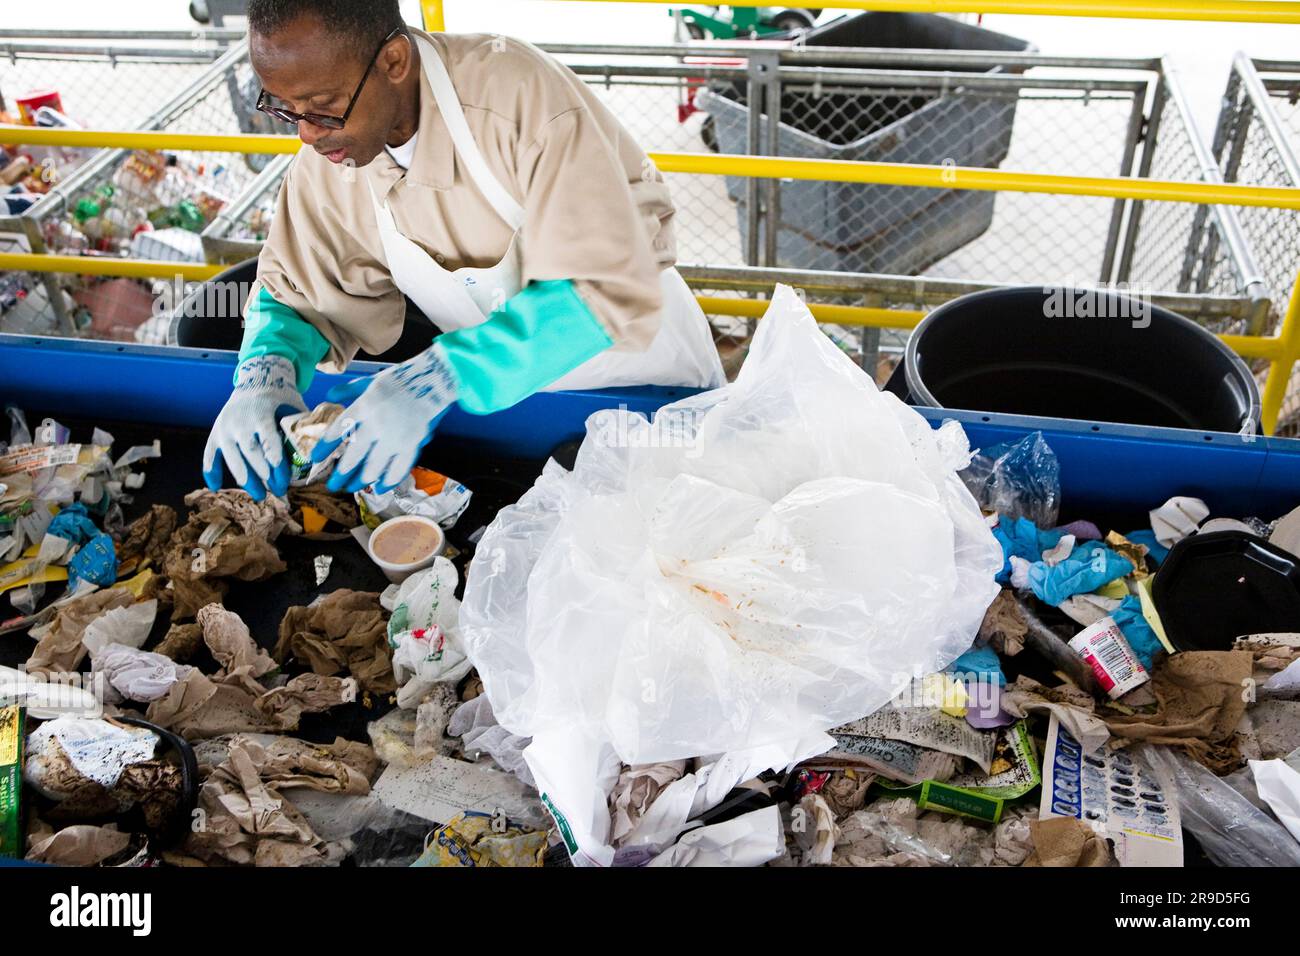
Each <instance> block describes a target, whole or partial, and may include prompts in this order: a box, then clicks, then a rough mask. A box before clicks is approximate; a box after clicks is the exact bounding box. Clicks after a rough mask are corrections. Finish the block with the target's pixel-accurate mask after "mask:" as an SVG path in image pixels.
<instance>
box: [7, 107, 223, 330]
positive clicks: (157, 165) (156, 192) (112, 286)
mask: <svg viewBox="0 0 1300 956" xmlns="http://www.w3.org/2000/svg"><path fill="white" fill-rule="evenodd" d="M16 102H17V104H18V107H19V112H18V113H17V114H8V113H0V123H3V124H11V125H27V126H37V127H45V128H68V129H80V128H83V127H82V124H81V123H79V122H78V121H77V120H76V119H74V118H72V117H71V116H69V115H68V114H67V113H65V112H64V111H63V110H64V105H63V101H62V98H61V97H60V96H59V94H58V93H57V92H56V91H42V92H39V93H36V94H30V95H27V96H25V97H21V98H18V99H17V100H16ZM69 108H72V109H75V104H69ZM94 155H95V151H94V150H88V149H75V148H68V147H47V146H4V147H0V191H2V192H3V194H4V201H5V204H6V205H7V207H8V214H9V215H13V216H17V215H20V214H23V213H25V212H27V211H28V210H29V209H31V207H32V206H34V205H35V204H36V203H38V202H39V201H40V200H41V199H42V198H43V197H44V196H45V195H46V194H48V193H49V192H50V191H51V190H53V189H55V188H57V187H59V186H60V184H62V183H64V182H66V181H67V180H68V179H69V178H70V177H71V176H72V174H73V173H74V172H76V171H77V170H78V169H79V168H80V167H82V166H83V165H84V164H85V163H86V162H87V161H89V160H90V159H91V158H92V157H93V156H94ZM239 185H240V184H239V183H238V182H235V181H234V178H233V176H232V175H231V174H230V170H228V169H227V167H225V166H224V165H221V164H219V163H218V164H210V163H205V162H200V161H195V160H194V159H192V158H191V157H190V156H188V155H186V154H170V153H162V152H157V151H144V150H140V151H136V152H134V153H131V154H130V155H128V156H127V158H126V159H125V160H124V161H122V162H120V163H119V164H118V165H117V167H116V168H115V169H114V170H113V172H112V174H111V175H108V176H101V177H98V178H96V179H93V180H92V181H91V182H90V183H89V184H88V185H84V186H81V187H78V188H77V189H76V190H74V191H73V192H72V193H71V194H70V195H69V196H68V199H67V202H66V203H65V206H66V209H65V210H63V211H62V212H60V213H57V214H54V215H49V216H45V217H44V218H43V219H42V220H41V224H42V230H43V234H42V237H41V238H42V241H43V242H44V244H45V248H46V250H48V251H49V252H52V253H58V254H60V255H78V256H91V257H95V256H103V257H109V258H119V259H137V260H148V261H159V260H161V261H169V262H203V261H204V252H203V243H202V240H201V238H200V234H201V233H202V232H203V230H204V229H205V228H207V227H208V226H209V225H210V224H211V223H212V222H213V220H214V219H215V218H216V217H217V215H218V214H219V213H220V212H221V210H222V209H223V208H225V207H226V206H227V205H229V203H230V202H231V200H232V199H233V198H234V196H235V194H236V192H237V190H238V188H239ZM32 281H33V280H32V279H31V278H30V277H27V276H24V275H23V274H19V273H13V274H8V275H7V276H6V277H5V283H3V284H0V319H2V318H3V316H4V314H5V313H6V312H8V311H10V310H11V309H12V308H13V307H14V306H15V305H17V304H18V303H20V302H22V301H23V300H24V299H26V298H28V297H29V296H30V295H31V294H32V293H33V291H34V289H33V288H32ZM58 282H59V289H60V294H62V295H63V296H64V297H65V300H64V304H65V305H66V307H67V310H68V312H69V314H70V315H72V316H73V319H74V322H75V324H76V326H77V329H78V333H79V334H80V335H81V336H83V337H86V338H96V339H109V340H116V341H153V342H156V341H159V340H160V338H159V330H158V329H157V328H152V327H146V323H147V322H148V321H149V320H150V319H155V320H157V319H158V315H157V312H158V310H157V309H156V308H155V301H156V299H157V296H156V294H155V289H154V285H153V283H152V282H145V281H142V280H137V279H122V278H111V277H109V278H102V279H93V278H91V277H75V276H60V277H59V278H58ZM6 284H7V285H8V286H9V287H10V288H9V290H8V292H6V291H5V285H6ZM160 291H162V292H163V293H164V294H167V295H170V297H171V299H170V300H167V301H170V302H171V304H172V305H175V304H178V303H177V301H171V300H176V299H177V297H176V295H175V292H174V290H165V289H160ZM164 311H166V310H164ZM156 324H157V321H155V325H156ZM4 330H5V331H27V329H26V328H5V329H4ZM163 331H164V332H165V329H164V330H163Z"/></svg>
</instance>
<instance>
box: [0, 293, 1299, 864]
mask: <svg viewBox="0 0 1300 956" xmlns="http://www.w3.org/2000/svg"><path fill="white" fill-rule="evenodd" d="M340 411H341V409H339V408H338V407H337V406H321V407H319V408H317V409H314V410H312V411H311V412H308V413H305V414H302V415H296V416H293V417H292V418H290V419H286V420H285V421H284V422H283V423H282V425H283V428H284V430H285V433H286V436H287V443H288V449H289V451H290V453H291V456H292V459H293V463H294V469H295V470H294V480H293V483H292V486H291V488H290V491H289V493H288V495H287V496H286V497H285V498H274V497H271V498H268V499H266V500H265V501H263V502H254V501H253V500H252V499H250V498H249V497H248V495H247V494H245V493H244V492H242V491H221V492H211V491H207V490H202V491H196V492H192V493H191V494H189V495H187V496H186V497H185V499H184V504H185V508H186V513H185V514H177V513H176V512H175V511H173V510H172V509H171V508H169V507H167V506H165V505H160V504H153V505H152V506H150V507H148V508H147V509H146V507H145V506H146V505H147V504H148V502H147V501H146V499H145V496H144V492H145V487H144V476H143V473H142V472H141V471H140V470H137V467H136V466H139V465H141V464H142V463H146V462H147V460H148V459H152V458H156V457H158V456H159V455H160V454H161V450H160V448H159V447H158V446H157V445H154V446H141V447H138V448H133V449H130V450H128V451H126V452H125V453H123V454H122V455H120V456H119V457H117V458H114V457H113V454H112V446H113V438H112V436H111V435H108V434H106V433H104V432H102V431H96V432H95V433H94V435H93V436H92V440H91V443H90V444H86V445H75V444H71V443H70V442H71V438H72V437H73V436H70V435H69V434H68V433H67V430H66V429H64V428H62V427H61V426H60V425H59V424H58V423H57V422H53V421H49V420H46V421H44V422H42V423H41V424H40V426H38V427H37V429H36V430H35V432H29V431H28V429H27V425H26V422H25V421H24V420H23V418H22V416H21V415H20V414H18V413H17V412H13V411H11V412H10V417H11V420H12V438H11V441H10V443H9V445H8V446H6V447H0V557H3V558H4V560H5V561H8V562H9V563H8V564H6V565H5V566H3V567H0V589H2V590H3V591H4V592H5V596H6V598H7V600H8V601H9V602H10V603H11V604H12V605H13V607H14V613H15V614H17V615H18V617H17V618H16V619H14V620H11V621H7V622H0V640H4V641H28V640H30V641H31V642H32V643H31V647H30V654H29V656H28V659H27V663H26V667H25V668H23V669H22V670H8V671H0V705H3V704H4V700H5V698H8V699H9V701H10V703H8V705H4V706H0V754H5V755H11V757H12V759H10V761H9V763H8V764H7V765H4V766H0V853H3V854H6V855H12V856H20V857H26V858H27V859H29V860H32V861H39V862H47V863H64V864H74V865H105V866H122V865H134V866H139V865H176V866H181V865H189V866H192V865H221V866H226V865H234V866H251V865H258V866H270V865H295V866H296V865H334V864H339V863H342V862H343V861H345V860H346V861H349V862H350V863H353V864H356V865H414V866H542V865H560V864H562V863H566V862H572V863H574V864H576V865H603V866H706V865H764V864H766V865H774V866H814V865H837V866H954V865H957V866H1022V865H1023V866H1116V865H1118V866H1144V865H1153V866H1180V865H1183V862H1184V859H1185V858H1186V859H1187V860H1188V861H1189V862H1199V861H1201V860H1202V859H1208V860H1209V861H1210V862H1213V863H1216V864H1219V865H1265V864H1278V865H1284V864H1289V865H1297V864H1300V663H1297V659H1300V556H1297V553H1298V552H1300V509H1297V510H1296V511H1293V512H1292V513H1290V514H1288V515H1285V516H1280V517H1279V516H1277V515H1268V516H1225V515H1219V514H1215V513H1214V511H1213V509H1212V507H1211V505H1210V503H1208V502H1206V501H1202V500H1200V499H1198V498H1193V497H1190V496H1184V497H1176V498H1173V499H1171V500H1169V501H1167V502H1164V503H1158V502H1153V503H1152V504H1153V505H1154V506H1155V507H1153V508H1152V509H1151V511H1150V514H1149V515H1147V516H1145V518H1144V520H1141V521H1137V522H1135V523H1134V524H1125V525H1124V526H1122V527H1120V528H1112V527H1102V526H1098V525H1095V524H1092V523H1090V522H1088V521H1087V520H1081V519H1080V518H1079V516H1078V515H1074V514H1069V513H1068V512H1067V514H1068V515H1069V517H1073V518H1075V519H1076V520H1072V521H1069V522H1068V523H1062V520H1061V514H1062V510H1061V509H1062V507H1063V506H1065V507H1068V506H1069V502H1063V501H1062V500H1061V492H1060V474H1059V471H1060V466H1059V463H1058V462H1057V459H1056V456H1055V455H1054V453H1053V452H1052V449H1051V448H1050V447H1049V446H1048V445H1047V443H1046V442H1045V441H1044V439H1043V437H1042V435H1041V434H1032V435H1029V436H1027V437H1026V438H1024V439H1023V440H1021V441H1019V442H1015V443H1009V444H1007V445H1004V446H999V447H995V448H986V449H981V450H978V451H974V452H973V451H972V450H971V449H970V448H969V445H968V443H967V440H966V437H965V434H964V432H963V431H962V429H961V428H960V427H959V426H958V425H957V423H955V422H948V423H945V424H944V425H943V426H942V427H941V428H939V429H937V430H935V429H932V428H931V427H930V426H929V425H928V424H927V423H926V422H925V420H924V419H922V418H921V416H920V415H918V414H917V413H916V412H915V411H913V410H912V409H910V408H908V407H907V406H905V405H904V404H902V403H901V402H900V401H898V400H897V399H896V398H894V397H893V396H892V395H889V394H887V393H882V392H880V391H879V390H877V389H876V387H875V385H874V384H873V383H872V382H871V381H870V380H869V379H868V378H867V376H866V375H865V374H864V373H863V372H862V371H861V370H859V369H858V368H856V367H855V366H854V365H853V364H852V362H851V361H850V360H848V359H847V358H846V357H845V356H844V355H843V354H842V353H840V352H839V351H838V350H837V349H836V348H835V346H834V345H833V344H832V343H831V342H830V341H829V340H827V339H826V338H825V337H824V336H823V335H822V334H821V333H820V332H819V331H818V329H817V327H816V325H815V323H814V321H813V319H812V317H811V315H809V313H808V312H807V309H806V307H805V306H803V304H802V303H801V302H800V301H799V300H798V298H797V297H796V296H795V295H794V294H793V292H791V291H790V290H789V289H785V288H780V289H779V290H778V293H777V295H776V296H774V298H773V301H772V305H771V308H770V311H769V313H768V316H767V317H766V318H765V319H764V321H763V322H762V323H760V325H759V329H758V334H757V335H756V337H755V340H754V343H753V348H752V350H751V354H750V356H749V358H748V360H747V362H746V364H745V365H744V367H743V368H742V369H741V372H740V374H739V376H738V378H737V380H736V381H735V382H734V383H732V384H730V385H727V386H724V387H723V388H720V389H717V390H714V391H711V392H707V393H703V394H700V395H697V396H693V397H691V398H688V399H685V400H683V401H680V402H677V403H674V404H673V405H669V406H666V407H665V408H663V409H661V410H660V411H659V412H658V413H657V414H656V416H655V418H654V420H653V422H650V421H647V420H646V419H644V418H642V417H640V416H638V415H633V414H630V413H628V412H626V411H605V412H601V413H598V414H597V415H595V416H593V417H592V418H591V419H590V420H589V421H588V423H587V437H586V440H585V442H584V443H583V445H582V447H581V450H580V451H579V453H578V455H577V459H576V462H575V463H574V466H573V468H572V470H569V469H566V468H564V467H562V466H561V465H559V464H558V463H556V462H551V463H548V465H547V466H546V469H545V470H544V472H543V474H542V476H541V478H539V479H538V481H537V482H536V484H535V485H534V486H533V487H532V488H531V489H530V490H529V491H528V492H527V493H525V494H524V495H523V497H522V498H521V499H520V500H519V501H518V502H517V503H516V504H514V505H511V506H509V507H506V508H504V509H503V510H502V511H501V512H500V513H499V514H498V515H497V516H496V518H495V519H494V520H493V521H492V522H491V524H490V525H488V526H487V528H486V529H484V530H482V533H481V535H479V534H476V535H473V536H471V538H470V540H473V541H476V544H475V546H474V554H473V559H472V562H471V563H470V565H469V570H468V574H467V580H466V581H465V587H464V589H463V598H458V596H457V595H458V592H459V591H460V585H461V581H460V574H459V572H458V569H457V566H456V565H455V564H454V563H453V560H452V558H455V557H457V555H455V554H450V552H449V551H448V550H447V549H448V544H447V541H446V536H445V532H446V531H447V530H449V529H452V528H453V527H454V526H455V524H456V522H457V521H458V520H459V519H460V518H461V517H462V515H463V514H464V513H465V511H466V508H467V506H468V504H469V499H470V492H469V490H468V489H466V488H464V487H463V486H461V485H460V484H459V483H457V482H455V481H453V480H451V479H448V478H445V477H443V476H441V475H437V474H435V473H432V472H429V471H426V470H424V469H419V468H417V469H416V470H415V471H414V472H413V473H412V475H411V476H410V477H409V478H408V480H407V481H405V482H403V484H402V485H400V486H399V487H398V488H397V489H395V490H394V491H392V492H390V493H389V494H387V495H383V496H379V495H374V494H372V493H370V492H369V491H365V492H362V493H361V494H359V495H357V496H355V497H346V496H335V495H331V494H329V493H328V492H327V491H325V489H324V487H323V486H322V485H320V484H317V483H316V482H318V481H319V480H320V479H321V478H323V477H324V476H323V475H322V474H320V473H319V472H318V471H317V472H313V470H312V468H311V465H310V453H311V450H312V447H313V445H314V442H315V441H316V440H317V439H318V438H319V436H320V434H321V433H322V432H323V430H324V427H325V426H326V425H327V424H328V423H329V422H330V421H332V420H333V419H334V418H335V417H336V416H337V415H338V414H339V413H340ZM128 507H129V508H130V513H131V514H133V515H138V516H137V517H135V519H134V520H133V521H130V522H127V521H126V520H125V514H126V513H127V511H126V509H127V508H128ZM293 538H303V539H306V540H308V541H311V542H313V543H314V544H315V545H316V547H317V548H318V549H319V551H320V553H319V554H318V556H316V557H315V558H314V560H313V561H312V562H311V567H312V570H313V572H314V575H315V577H314V583H315V597H314V599H312V600H310V602H309V603H306V604H302V605H299V606H292V607H288V608H287V609H285V610H284V612H283V614H282V615H281V616H280V617H279V623H278V628H275V630H274V633H253V632H252V631H250V627H249V625H248V623H246V622H245V621H244V620H242V619H241V618H240V616H239V615H238V614H236V613H235V612H234V611H233V610H231V609H230V608H229V607H227V602H228V599H231V598H233V597H234V596H235V595H236V594H237V593H238V589H239V588H240V587H242V586H243V585H242V584H241V582H257V581H274V580H276V579H277V577H278V576H280V575H284V574H286V568H287V564H286V561H285V560H284V557H283V555H282V553H281V552H282V549H283V548H284V547H285V546H286V545H285V542H286V541H288V540H290V539H293ZM358 546H360V547H363V548H364V549H365V551H366V553H367V554H368V555H369V557H370V559H371V560H372V561H373V563H374V565H375V567H376V568H378V569H379V570H381V571H382V572H383V574H384V575H385V576H387V578H388V579H389V581H390V586H389V587H387V588H386V589H385V590H383V591H382V592H374V591H365V590H359V589H354V588H353V587H352V585H354V584H356V582H354V581H349V580H346V579H344V576H343V575H342V574H341V573H340V571H339V568H338V564H337V558H338V555H339V554H340V551H339V549H341V548H357V547H358ZM453 550H454V549H453ZM449 554H450V557H449ZM59 588H62V589H63V590H62V593H60V592H59ZM230 603H232V604H233V603H234V602H233V601H230ZM327 727H328V728H335V727H337V728H338V731H339V732H338V733H337V734H335V733H334V732H333V731H332V730H331V731H330V732H329V733H323V732H322V729H323V728H327Z"/></svg>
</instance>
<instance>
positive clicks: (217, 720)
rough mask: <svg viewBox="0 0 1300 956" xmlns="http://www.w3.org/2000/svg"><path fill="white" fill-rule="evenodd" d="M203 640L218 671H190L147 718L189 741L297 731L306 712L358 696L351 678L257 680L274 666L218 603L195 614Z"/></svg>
mask: <svg viewBox="0 0 1300 956" xmlns="http://www.w3.org/2000/svg"><path fill="white" fill-rule="evenodd" d="M198 618H199V624H200V626H201V627H202V628H203V640H204V642H205V643H206V644H207V646H208V649H209V650H210V651H211V652H212V656H213V657H214V658H216V660H217V661H218V662H219V663H220V664H221V665H222V669H221V670H220V671H218V672H217V673H216V674H214V675H212V676H211V677H209V676H208V675H206V674H203V673H201V672H199V671H197V670H193V671H190V672H189V673H188V674H186V675H185V677H184V678H182V679H181V680H179V681H177V682H176V683H175V684H173V685H172V686H171V688H170V689H169V690H168V691H167V694H166V696H164V697H161V698H159V699H158V700H156V701H154V702H153V703H151V704H150V705H149V714H148V719H149V720H150V721H152V722H153V723H155V724H157V725H158V726H160V727H166V728H168V729H169V730H174V731H176V732H177V733H179V734H180V735H181V736H183V737H185V738H187V739H190V740H201V739H203V738H206V737H215V736H218V735H220V734H230V733H241V732H245V731H247V732H252V733H273V732H276V731H287V730H296V729H297V727H298V721H299V719H300V718H301V716H302V715H303V714H305V713H318V712H321V711H325V710H328V709H329V708H331V707H336V706H338V705H339V704H345V703H348V702H350V701H353V700H355V699H356V691H357V685H356V681H355V680H352V679H340V678H336V677H326V676H320V675H317V674H300V675H298V676H297V677H294V678H293V679H292V680H290V681H288V682H287V683H286V684H284V685H283V686H280V687H268V686H266V685H265V684H263V683H261V682H260V681H259V678H262V677H264V676H266V675H268V674H270V673H271V672H272V671H274V670H275V669H276V664H275V662H274V661H272V660H271V658H270V657H268V656H267V654H266V652H265V651H263V650H262V649H261V648H259V647H258V646H257V645H256V644H255V643H254V642H253V638H252V636H251V635H250V634H249V632H248V628H247V627H246V626H245V625H244V622H243V621H242V620H240V619H239V616H238V615H236V614H235V613H233V612H232V611H227V610H226V609H225V608H223V607H221V605H219V604H210V605H208V606H207V607H204V608H201V609H200V610H199V612H198Z"/></svg>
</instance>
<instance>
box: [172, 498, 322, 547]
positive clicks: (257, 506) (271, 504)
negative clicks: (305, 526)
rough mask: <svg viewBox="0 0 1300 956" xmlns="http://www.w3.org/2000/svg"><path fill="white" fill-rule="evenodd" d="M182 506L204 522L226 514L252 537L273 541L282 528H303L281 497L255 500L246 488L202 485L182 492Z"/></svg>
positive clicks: (293, 532) (206, 522)
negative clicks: (222, 487)
mask: <svg viewBox="0 0 1300 956" xmlns="http://www.w3.org/2000/svg"><path fill="white" fill-rule="evenodd" d="M185 506H186V507H187V508H191V509H193V510H194V512H195V517H197V518H198V519H199V520H201V521H202V522H203V524H204V525H205V526H206V525H207V524H209V523H210V522H213V521H216V520H217V519H218V518H225V519H227V520H228V521H231V522H233V523H234V524H237V525H238V526H239V529H240V531H241V532H242V533H243V534H246V535H249V536H251V537H254V538H264V539H266V540H267V541H275V539H276V538H278V537H280V534H281V533H282V532H284V531H288V532H289V533H290V534H299V533H300V532H301V531H302V528H301V527H300V526H299V525H298V523H297V522H296V521H294V520H293V517H292V516H291V515H290V514H289V506H288V505H287V504H285V502H284V499H282V498H276V497H273V496H267V497H266V498H265V499H264V500H262V501H254V500H253V499H252V498H250V497H249V496H248V492H246V491H240V490H237V489H230V488H227V489H225V490H222V491H208V490H207V489H206V488H201V489H199V490H198V491H191V492H190V493H189V494H188V495H186V496H185Z"/></svg>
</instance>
